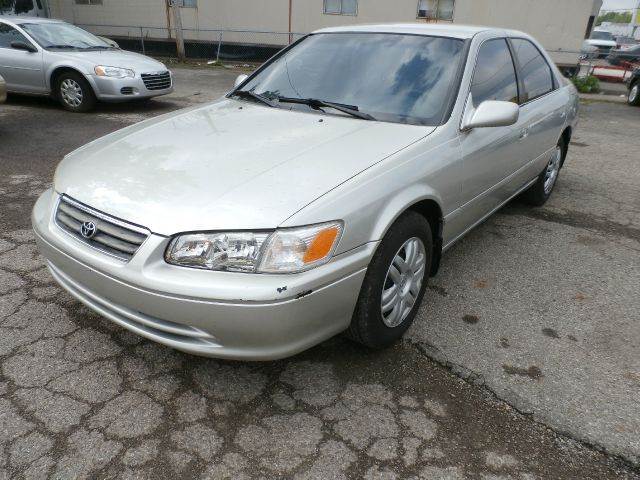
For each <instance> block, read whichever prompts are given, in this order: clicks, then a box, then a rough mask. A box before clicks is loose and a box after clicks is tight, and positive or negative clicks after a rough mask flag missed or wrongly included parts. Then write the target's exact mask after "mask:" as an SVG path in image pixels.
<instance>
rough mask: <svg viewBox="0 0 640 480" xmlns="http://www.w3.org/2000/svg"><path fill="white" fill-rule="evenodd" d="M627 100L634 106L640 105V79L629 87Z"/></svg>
mask: <svg viewBox="0 0 640 480" xmlns="http://www.w3.org/2000/svg"><path fill="white" fill-rule="evenodd" d="M627 102H628V103H629V105H633V106H634V107H640V80H639V81H637V82H636V83H634V84H633V85H632V86H631V88H630V89H629V96H628V97H627Z"/></svg>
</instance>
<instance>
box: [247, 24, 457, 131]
mask: <svg viewBox="0 0 640 480" xmlns="http://www.w3.org/2000/svg"><path fill="white" fill-rule="evenodd" d="M463 47H464V42H463V41H462V40H457V39H451V38H441V37H428V36H422V35H400V34H385V33H326V34H314V35H310V36H308V37H307V38H305V39H303V40H302V41H301V42H300V43H298V44H297V45H296V46H294V47H293V48H292V49H291V50H289V51H287V52H286V53H285V54H283V55H282V56H280V57H279V58H277V59H276V60H275V61H274V62H273V63H271V64H269V65H268V66H267V67H266V68H264V69H263V70H262V71H260V72H259V73H258V74H257V75H256V76H255V77H254V78H252V79H251V80H250V81H249V82H248V83H247V85H245V86H244V87H243V90H244V91H251V92H253V93H255V94H258V95H261V96H262V97H265V98H267V99H271V100H277V98H278V97H286V98H289V99H291V98H296V99H316V100H321V101H323V102H332V103H334V104H340V105H347V106H351V107H357V110H358V111H359V112H361V113H363V114H368V115H370V116H371V117H374V118H375V119H377V120H382V121H389V122H402V123H413V124H421V125H439V124H441V123H443V122H444V121H445V120H446V119H445V118H444V117H445V116H446V115H448V111H447V110H448V106H449V101H450V99H451V98H452V96H453V95H455V94H456V91H457V83H456V82H457V79H456V73H457V71H458V68H459V67H460V65H461V62H462V57H463V55H462V52H463ZM317 105H318V104H317V103H316V104H315V107H314V106H313V105H311V106H310V105H301V104H295V103H291V102H290V100H289V101H287V103H286V104H284V105H283V104H278V106H280V107H281V108H302V109H309V108H315V109H316V110H317V109H318V108H317ZM323 110H325V108H323Z"/></svg>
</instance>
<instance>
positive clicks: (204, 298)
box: [32, 24, 578, 360]
mask: <svg viewBox="0 0 640 480" xmlns="http://www.w3.org/2000/svg"><path fill="white" fill-rule="evenodd" d="M577 110H578V96H577V93H576V90H575V89H574V87H573V86H571V85H570V84H569V83H568V82H565V81H564V80H563V78H562V77H561V75H560V73H559V72H558V70H557V69H556V67H555V66H554V65H553V64H552V62H551V60H550V59H549V57H548V55H547V54H546V53H545V52H544V51H543V49H542V48H541V47H540V45H539V44H538V43H537V42H535V41H534V40H533V39H531V38H530V37H529V36H527V35H525V34H523V33H520V32H515V31H505V30H495V29H487V28H471V27H460V26H454V25H450V26H442V25H424V24H421V25H379V26H360V27H343V28H333V29H326V30H321V31H318V32H315V33H313V34H311V35H309V36H307V37H306V38H304V39H302V40H301V41H299V42H297V43H295V44H294V45H293V46H291V47H289V48H287V49H285V50H284V51H283V52H281V53H280V54H278V55H277V56H275V57H274V58H273V59H271V60H270V61H269V62H267V63H266V64H265V65H264V66H262V67H261V68H260V69H258V70H257V71H256V72H255V73H254V74H253V75H251V76H250V77H248V78H245V77H240V78H239V81H238V86H237V88H235V89H234V90H233V91H232V92H230V93H229V94H228V95H227V96H226V97H225V98H222V99H220V100H219V101H216V102H214V103H211V104H208V105H204V106H198V107H194V108H191V109H188V110H185V111H182V112H177V113H172V114H169V115H164V116H161V117H159V118H156V119H152V120H148V121H145V122H142V123H140V124H137V125H134V126H131V127H128V128H125V129H124V130H121V131H119V132H116V133H114V134H111V135H109V136H107V137H104V138H102V139H100V140H97V141H95V142H93V143H91V144H89V145H87V146H85V147H82V148H81V149H79V150H77V151H75V152H73V153H71V154H70V155H68V156H67V157H66V158H65V159H64V160H63V161H62V163H61V164H60V165H59V167H58V169H57V172H56V174H55V180H54V186H53V188H52V189H51V190H48V191H47V192H45V193H44V194H43V195H42V196H41V197H40V198H39V200H38V201H37V203H36V205H35V207H34V210H33V216H32V222H33V227H34V230H35V233H36V238H37V242H38V245H39V248H40V251H41V252H42V255H43V256H44V257H45V258H46V259H47V264H48V266H49V268H50V270H51V272H52V274H53V276H54V278H55V279H56V280H57V281H58V282H59V283H60V284H61V285H62V286H63V287H64V288H66V289H67V290H68V291H69V292H70V293H71V294H72V295H74V296H75V297H76V298H78V299H79V300H80V301H81V302H83V303H85V304H86V305H88V306H89V307H91V308H93V309H94V310H95V311H97V312H99V313H101V314H102V315H104V316H105V317H107V318H109V319H111V320H112V321H114V322H115V323H117V324H119V325H121V326H123V327H126V328H128V329H130V330H132V331H134V332H136V333H138V334H140V335H142V336H144V337H147V338H149V339H152V340H155V341H157V342H160V343H163V344H165V345H169V346H171V347H174V348H176V349H179V350H183V351H185V352H191V353H195V354H200V355H208V356H212V357H221V358H231V359H252V360H266V359H275V358H280V357H286V356H288V355H292V354H295V353H296V352H300V351H302V350H304V349H306V348H308V347H310V346H312V345H315V344H317V343H319V342H321V341H323V340H325V339H327V338H329V337H331V336H333V335H336V334H338V333H340V332H342V331H345V330H346V331H348V333H349V335H350V336H351V338H353V339H355V340H357V341H359V342H362V343H363V344H365V345H368V346H371V347H383V346H385V345H388V344H390V343H391V342H393V341H395V340H397V339H398V338H400V337H401V336H402V334H403V333H404V332H405V331H406V330H407V328H408V327H409V325H410V324H411V322H412V321H413V319H414V317H415V315H416V312H417V310H418V306H419V305H420V302H421V300H422V297H423V295H424V293H425V286H426V283H427V279H428V277H429V276H432V275H435V274H436V272H437V270H438V265H439V263H440V259H441V257H442V253H443V252H444V251H445V250H446V249H448V248H449V247H451V245H453V244H454V243H455V242H456V241H457V240H458V239H460V238H461V237H462V236H463V235H464V234H465V233H467V232H468V231H469V230H471V229H472V228H473V227H474V226H476V225H478V224H479V223H480V222H482V221H483V220H484V219H486V218H487V217H488V216H489V215H491V214H492V213H493V212H495V211H496V210H497V209H499V208H500V207H501V206H502V205H504V204H505V203H506V202H508V201H509V200H510V199H511V198H513V197H514V196H516V195H518V194H520V193H524V198H525V199H526V200H527V201H528V202H529V203H531V204H533V205H542V204H543V203H545V202H546V200H547V199H548V198H549V196H550V195H551V193H552V191H553V188H554V185H555V183H556V181H557V178H558V174H559V172H560V169H561V167H562V163H563V161H564V159H565V156H566V154H567V148H568V145H569V139H570V138H571V134H572V129H573V127H574V125H575V121H576V114H577Z"/></svg>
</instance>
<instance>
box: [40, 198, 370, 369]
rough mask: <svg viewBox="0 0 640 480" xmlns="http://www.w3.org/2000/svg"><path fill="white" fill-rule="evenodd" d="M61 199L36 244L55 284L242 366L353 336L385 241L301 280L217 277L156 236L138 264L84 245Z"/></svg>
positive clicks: (133, 325) (44, 213) (48, 201)
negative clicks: (65, 220) (170, 258)
mask: <svg viewBox="0 0 640 480" xmlns="http://www.w3.org/2000/svg"><path fill="white" fill-rule="evenodd" d="M56 197H57V195H56V194H54V193H53V192H52V191H50V190H49V191H47V192H45V193H44V194H43V195H42V196H41V197H40V199H39V200H38V202H37V203H36V206H35V207H34V211H33V215H32V222H33V227H34V231H35V233H36V241H37V243H38V247H39V249H40V252H41V254H42V255H43V256H44V257H45V259H46V261H47V265H48V267H49V269H50V270H51V273H52V275H53V277H54V278H55V279H56V281H57V282H58V283H60V285H61V286H63V287H64V288H65V289H66V290H67V291H68V292H70V293H71V294H72V295H73V296H74V297H76V298H77V299H78V300H80V301H81V302H83V303H84V304H85V305H87V306H88V307H90V308H91V309H93V310H95V311H96V312H98V313H100V314H101V315H103V316H105V317H106V318H109V319H110V320H112V321H113V322H115V323H117V324H118V325H121V326H123V327H125V328H127V329H129V330H131V331H133V332H135V333H137V334H139V335H141V336H143V337H146V338H148V339H151V340H154V341H156V342H158V343H162V344H164V345H167V346H170V347H172V348H175V349H177V350H181V351H184V352H188V353H192V354H196V355H203V356H210V357H217V358H226V359H239V360H273V359H278V358H283V357H287V356H291V355H294V354H296V353H298V352H300V351H303V350H305V349H307V348H309V347H311V346H313V345H316V344H318V343H320V342H322V341H324V340H326V339H328V338H330V337H332V336H334V335H336V334H337V333H339V332H341V331H343V330H345V329H346V328H347V327H348V325H349V322H350V320H351V316H352V313H353V310H354V307H355V304H356V301H357V298H358V294H359V291H360V287H361V285H362V281H363V279H364V275H365V272H366V266H367V264H368V262H369V260H370V258H371V256H372V255H373V252H374V251H375V247H376V244H375V243H372V244H367V245H366V246H364V247H362V248H360V249H357V250H354V251H352V252H349V253H348V254H343V255H340V256H337V257H336V258H335V259H334V260H333V261H331V262H330V263H328V264H327V265H324V266H322V267H319V268H316V269H314V270H310V271H308V272H304V273H302V274H296V275H254V274H242V273H229V272H208V271H202V270H194V269H189V268H182V267H175V266H171V265H168V264H166V263H165V262H164V260H163V259H162V253H163V252H164V249H165V248H166V245H167V243H168V241H169V239H167V238H166V237H161V236H158V235H153V234H152V235H151V236H150V237H149V238H148V239H147V241H146V242H145V243H144V244H143V245H142V247H140V250H139V251H138V252H137V253H136V255H135V256H134V257H133V259H132V260H131V261H130V262H128V263H123V262H121V261H118V260H115V259H113V258H109V257H108V256H107V255H104V254H102V253H100V252H97V251H95V250H94V249H91V248H90V247H88V246H86V245H83V244H82V243H81V242H79V241H77V240H75V239H74V238H72V237H71V236H69V235H68V234H67V233H65V232H64V231H63V230H62V229H61V228H60V227H59V226H58V225H57V224H56V223H55V222H54V221H53V215H52V213H53V206H54V205H55V203H56V202H55V199H56Z"/></svg>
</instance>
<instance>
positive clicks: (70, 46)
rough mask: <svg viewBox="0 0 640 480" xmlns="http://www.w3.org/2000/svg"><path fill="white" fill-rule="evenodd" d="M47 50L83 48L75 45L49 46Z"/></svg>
mask: <svg viewBox="0 0 640 480" xmlns="http://www.w3.org/2000/svg"><path fill="white" fill-rule="evenodd" d="M47 48H81V47H76V46H75V45H47Z"/></svg>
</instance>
